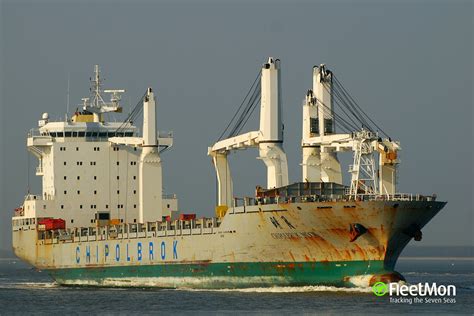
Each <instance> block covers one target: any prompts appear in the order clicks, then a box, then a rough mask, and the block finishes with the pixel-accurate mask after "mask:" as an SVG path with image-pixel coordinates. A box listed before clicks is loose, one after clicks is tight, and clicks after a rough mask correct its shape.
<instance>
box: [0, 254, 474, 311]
mask: <svg viewBox="0 0 474 316" xmlns="http://www.w3.org/2000/svg"><path fill="white" fill-rule="evenodd" d="M397 270H398V271H399V272H401V273H402V274H403V275H404V276H405V277H406V279H407V282H408V284H417V283H420V282H421V283H425V282H436V283H437V284H444V285H455V286H456V297H455V302H454V303H444V302H443V301H442V300H441V302H439V300H428V301H426V302H425V301H423V302H418V303H416V302H414V300H413V299H412V300H409V299H407V298H393V297H392V298H391V297H389V296H388V295H385V296H381V297H379V296H376V295H374V293H373V292H372V289H371V288H336V287H331V286H303V287H272V288H249V289H238V290H235V289H221V290H196V289H156V288H94V287H64V286H59V285H57V284H55V283H54V282H53V281H52V280H51V279H50V278H49V276H48V275H47V273H46V272H43V271H38V270H36V269H34V268H32V267H30V266H28V265H26V264H24V263H22V262H21V261H20V260H18V259H0V314H1V315H9V314H14V313H19V314H20V313H22V314H23V313H28V314H29V313H35V314H51V313H67V314H71V313H76V314H117V313H119V314H135V313H140V314H156V313H160V312H161V313H166V314H168V313H191V312H193V313H194V312H201V313H213V312H217V313H234V312H238V313H249V312H250V313H255V314H275V313H278V314H282V313H283V314H294V313H310V314H313V313H333V314H342V313H345V314H349V313H350V314H365V313H378V314H380V313H390V314H394V313H439V314H446V313H463V314H472V313H473V312H474V258H410V259H404V258H401V259H400V260H399V262H398V263H397ZM410 301H411V303H410Z"/></svg>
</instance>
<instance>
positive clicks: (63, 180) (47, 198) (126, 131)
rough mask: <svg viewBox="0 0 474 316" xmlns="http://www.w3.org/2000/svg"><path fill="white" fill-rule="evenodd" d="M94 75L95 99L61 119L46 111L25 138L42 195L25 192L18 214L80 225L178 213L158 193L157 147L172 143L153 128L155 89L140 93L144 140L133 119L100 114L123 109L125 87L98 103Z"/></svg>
mask: <svg viewBox="0 0 474 316" xmlns="http://www.w3.org/2000/svg"><path fill="white" fill-rule="evenodd" d="M95 73H96V76H95V78H96V80H95V81H94V83H95V85H96V87H97V88H96V90H94V102H92V103H88V102H87V101H86V102H85V105H84V110H83V111H81V112H76V113H75V114H74V116H73V117H72V118H71V119H70V120H66V121H61V122H51V121H50V120H49V116H48V114H47V113H45V114H43V116H42V119H41V120H40V121H39V129H37V130H32V131H31V132H30V134H29V135H28V140H27V146H28V150H29V151H30V152H31V153H33V154H34V155H35V156H36V157H37V158H38V160H39V164H38V167H37V168H36V175H38V176H41V177H42V187H43V192H42V193H41V194H39V195H32V194H30V195H28V196H27V197H26V199H25V202H24V205H23V210H22V211H23V212H24V214H25V216H26V217H28V218H44V217H53V218H62V219H64V220H65V221H66V224H67V225H68V226H77V227H80V226H89V225H91V223H99V221H100V220H112V221H114V222H119V223H120V222H125V223H127V222H129V223H131V222H135V223H144V222H147V221H157V220H162V217H163V216H170V215H171V212H172V211H176V210H177V199H176V197H175V196H173V195H169V196H164V195H163V192H162V184H161V183H162V173H161V159H160V155H159V150H160V148H163V147H169V146H171V145H172V135H171V133H168V134H163V135H159V134H158V133H157V129H156V104H155V97H154V94H153V92H152V91H151V89H148V90H147V93H146V95H145V97H144V104H143V113H144V118H143V136H142V137H141V136H139V135H138V129H137V128H136V127H135V126H133V125H132V124H131V123H130V122H106V121H104V119H103V116H102V115H103V114H104V113H107V112H120V111H121V107H120V105H119V104H118V101H119V99H120V98H118V97H117V93H118V92H124V90H105V91H110V92H111V93H113V95H112V103H111V104H107V103H105V102H103V99H102V96H101V94H100V93H101V91H100V86H101V82H100V77H99V76H98V73H99V69H98V66H96V68H95ZM97 94H98V95H97ZM86 100H88V99H86ZM140 106H141V105H140ZM92 110H93V111H94V112H93V111H92Z"/></svg>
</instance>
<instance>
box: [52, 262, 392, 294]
mask: <svg viewBox="0 0 474 316" xmlns="http://www.w3.org/2000/svg"><path fill="white" fill-rule="evenodd" d="M48 272H49V273H50V274H51V276H52V277H53V278H54V279H55V280H56V282H58V283H59V284H64V285H79V286H106V287H162V288H206V289H219V288H248V287H269V286H306V285H333V286H340V287H351V286H356V285H359V283H361V284H368V283H369V282H370V279H371V278H373V277H374V276H377V275H385V274H389V273H390V272H389V271H386V270H384V263H383V261H337V262H245V263H193V264H169V265H167V264H158V265H142V266H118V267H96V268H92V267H89V268H72V269H55V270H49V271H48Z"/></svg>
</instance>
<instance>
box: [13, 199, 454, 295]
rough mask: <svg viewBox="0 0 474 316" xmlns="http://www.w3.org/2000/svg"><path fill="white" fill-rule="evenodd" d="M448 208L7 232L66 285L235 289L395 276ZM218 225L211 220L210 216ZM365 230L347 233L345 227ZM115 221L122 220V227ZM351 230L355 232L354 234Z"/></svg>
mask: <svg viewBox="0 0 474 316" xmlns="http://www.w3.org/2000/svg"><path fill="white" fill-rule="evenodd" d="M444 205H445V203H444V202H435V201H370V202H369V201H366V202H355V201H338V202H305V203H285V204H268V205H255V206H246V207H240V208H234V209H230V210H229V212H228V213H227V214H226V215H225V217H224V218H223V219H222V222H221V223H220V224H219V225H218V227H217V225H211V226H212V227H204V226H203V225H202V223H204V222H201V226H200V227H198V226H194V225H195V223H194V224H192V225H191V226H190V227H187V226H186V225H184V223H181V224H179V225H178V224H177V223H178V222H175V226H174V228H173V227H168V228H167V229H165V230H157V229H155V230H153V229H152V230H145V231H144V232H138V231H137V232H132V231H130V230H128V231H127V232H126V231H125V230H124V231H122V233H121V234H116V235H112V234H111V233H110V232H109V233H105V234H102V232H103V231H102V230H103V228H97V230H96V231H95V234H92V235H91V234H89V235H87V236H83V234H82V233H78V230H76V231H75V233H74V234H73V236H72V238H70V239H64V238H63V239H61V238H59V237H58V236H56V237H55V236H51V238H42V237H41V238H40V237H38V236H41V235H40V233H39V232H38V231H37V230H36V229H35V227H29V229H21V230H18V229H17V230H16V231H14V233H13V241H14V250H15V253H16V254H17V256H19V257H20V258H22V259H24V260H26V261H28V262H29V263H31V264H32V265H34V266H36V267H37V268H39V269H43V270H46V271H48V272H49V273H50V274H51V276H52V277H53V278H54V279H55V280H56V281H57V282H58V283H59V284H65V285H93V286H156V287H192V288H229V287H231V288H238V287H256V286H293V285H320V284H323V285H335V286H354V285H357V286H368V285H370V284H373V283H374V282H376V281H379V280H383V281H388V282H391V281H394V282H395V281H399V280H401V279H403V277H402V276H401V275H400V274H398V273H397V272H396V271H395V265H396V261H397V259H398V257H399V255H400V253H401V252H402V250H403V248H404V247H405V246H406V245H407V244H408V242H410V240H412V239H413V238H414V237H415V236H417V234H419V232H420V230H421V228H422V227H424V226H425V225H426V223H427V222H428V221H429V220H430V219H431V218H432V217H433V216H435V215H436V214H437V213H438V212H439V211H440V210H441V208H443V206H444ZM214 223H215V222H214ZM355 224H357V225H359V226H360V227H363V228H364V230H365V231H364V232H363V233H361V234H360V236H354V234H353V232H351V227H353V226H354V225H355ZM122 227H125V226H124V225H122ZM354 237H356V238H354Z"/></svg>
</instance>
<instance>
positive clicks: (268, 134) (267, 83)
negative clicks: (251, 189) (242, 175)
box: [208, 57, 288, 211]
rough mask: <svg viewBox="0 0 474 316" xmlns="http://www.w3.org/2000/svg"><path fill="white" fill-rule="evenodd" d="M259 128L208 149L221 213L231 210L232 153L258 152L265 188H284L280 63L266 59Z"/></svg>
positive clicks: (277, 60)
mask: <svg viewBox="0 0 474 316" xmlns="http://www.w3.org/2000/svg"><path fill="white" fill-rule="evenodd" d="M260 81H261V82H260V83H261V102H260V127H259V130H257V131H251V132H247V133H244V134H240V135H237V136H232V137H229V138H227V139H223V140H220V141H218V142H216V143H215V144H214V145H213V146H212V147H209V148H208V155H209V156H211V157H212V161H213V163H214V167H215V170H216V173H217V183H218V192H217V196H218V201H217V204H218V205H217V208H216V209H219V208H220V209H221V210H223V211H225V210H226V209H227V208H228V207H230V206H232V200H233V187H232V176H231V172H230V168H229V161H228V156H229V154H230V153H231V152H232V151H233V150H237V149H247V148H258V149H259V157H258V158H259V159H261V160H262V161H263V162H264V163H265V165H266V167H267V188H278V187H281V186H286V185H288V163H287V159H286V154H285V151H284V150H283V147H282V145H283V124H282V119H281V108H282V106H281V91H280V60H279V59H274V58H273V57H269V58H268V61H267V63H265V64H264V65H263V66H262V70H261V76H260Z"/></svg>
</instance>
